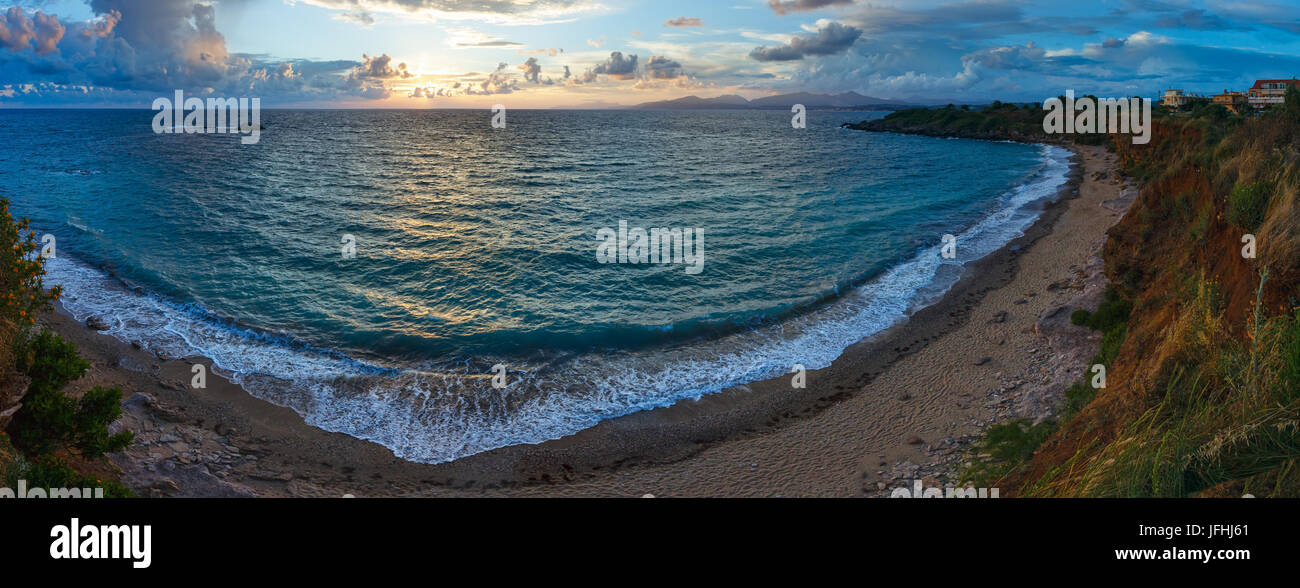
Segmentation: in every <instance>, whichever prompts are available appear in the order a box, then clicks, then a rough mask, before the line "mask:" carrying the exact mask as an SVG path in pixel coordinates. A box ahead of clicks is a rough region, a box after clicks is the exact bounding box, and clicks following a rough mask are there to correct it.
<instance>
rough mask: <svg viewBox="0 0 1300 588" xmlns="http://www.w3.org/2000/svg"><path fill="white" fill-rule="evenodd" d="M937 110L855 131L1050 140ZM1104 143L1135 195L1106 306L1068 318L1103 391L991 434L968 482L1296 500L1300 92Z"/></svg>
mask: <svg viewBox="0 0 1300 588" xmlns="http://www.w3.org/2000/svg"><path fill="white" fill-rule="evenodd" d="M1013 108H1014V107H1013ZM942 110H943V109H939V110H932V111H931V112H930V113H928V114H918V113H904V112H900V113H898V115H897V116H895V115H891V116H888V117H885V118H883V119H880V120H876V121H869V122H866V123H862V124H859V125H852V128H858V129H862V130H873V131H896V132H907V133H916V134H924V135H932V136H958V137H970V138H985V139H1002V140H1017V141H1035V140H1038V139H1036V138H1035V135H1034V134H1033V132H1032V131H1031V130H1029V128H1028V126H1027V125H1028V122H1027V121H1023V120H1019V119H1021V118H1029V117H1030V116H1031V115H1030V113H1027V112H1024V110H1023V109H1019V110H1017V111H1016V112H1014V113H1011V114H1013V115H1014V116H1015V117H1018V118H1015V119H1013V120H1017V121H1019V122H1016V123H1015V124H1011V123H1007V122H999V121H996V120H995V118H994V117H1002V118H1006V117H1005V116H1003V114H1002V113H1007V112H1008V109H1001V110H998V109H994V111H993V112H987V113H986V112H980V113H974V112H964V111H958V112H962V114H950V113H945V112H942ZM1039 117H1040V118H1039V120H1041V114H1040V115H1039ZM1040 134H1041V133H1040ZM1107 145H1108V146H1107V148H1108V149H1110V150H1111V151H1112V152H1114V153H1115V154H1116V156H1117V157H1118V158H1119V161H1120V165H1121V166H1122V169H1123V170H1124V171H1125V173H1126V174H1127V175H1128V176H1130V177H1131V178H1133V179H1135V180H1136V181H1137V182H1138V185H1139V186H1140V191H1139V193H1138V195H1137V198H1136V200H1135V201H1134V202H1133V204H1132V206H1131V208H1130V209H1129V211H1128V212H1127V214H1125V215H1124V216H1123V218H1122V219H1121V220H1120V221H1119V222H1118V224H1116V225H1115V226H1114V227H1112V228H1111V229H1110V230H1109V231H1108V234H1107V240H1106V243H1105V246H1104V249H1103V259H1104V264H1105V273H1106V276H1107V277H1108V278H1109V281H1110V284H1111V287H1110V289H1109V290H1108V292H1107V295H1106V298H1105V300H1103V301H1101V302H1100V303H1099V307H1098V308H1096V309H1085V308H1080V309H1077V310H1075V312H1074V315H1073V316H1072V319H1073V321H1074V322H1075V324H1078V325H1085V326H1090V327H1092V328H1093V329H1095V330H1097V331H1099V334H1102V339H1101V341H1100V343H1099V344H1098V353H1097V356H1096V357H1095V358H1094V359H1093V360H1092V361H1091V362H1090V363H1091V364H1093V365H1101V366H1104V369H1105V371H1104V378H1103V381H1101V382H1099V381H1098V380H1096V379H1089V378H1085V379H1084V380H1083V381H1081V382H1080V383H1078V384H1076V385H1075V386H1074V387H1072V388H1071V389H1070V390H1069V391H1067V392H1066V395H1065V396H1066V398H1065V403H1064V405H1063V406H1062V407H1060V409H1059V410H1058V412H1057V413H1056V415H1055V416H1054V417H1053V418H1050V419H1041V420H1039V421H1038V422H1028V421H1024V420H1020V421H1011V422H1004V423H1000V424H998V425H995V426H993V427H990V428H989V429H988V430H987V431H986V433H985V435H984V437H983V438H982V439H981V440H979V441H978V442H976V443H975V448H976V449H975V450H974V451H972V453H971V455H970V456H969V461H968V462H967V470H966V475H967V477H968V479H970V480H972V481H975V482H979V483H982V484H987V485H991V486H995V487H1001V488H1002V489H1003V490H1002V491H1003V495H1004V496H1008V495H1010V496H1044V497H1050V496H1175V497H1177V496H1184V497H1187V496H1209V497H1237V496H1242V495H1245V494H1250V495H1254V496H1297V495H1300V468H1298V467H1297V466H1300V307H1298V305H1300V202H1298V201H1297V191H1298V188H1297V186H1298V185H1300V93H1297V92H1295V91H1294V90H1293V91H1292V92H1291V93H1290V94H1289V95H1288V97H1287V103H1286V104H1285V106H1284V107H1281V108H1274V109H1270V110H1269V111H1266V112H1262V113H1259V114H1257V115H1254V116H1248V117H1242V116H1229V115H1227V114H1226V112H1217V111H1208V112H1205V113H1203V114H1200V115H1191V116H1188V115H1186V114H1172V115H1170V114H1162V115H1160V116H1158V117H1157V118H1156V120H1155V124H1154V134H1153V137H1152V140H1151V141H1150V143H1148V144H1145V145H1135V144H1133V143H1132V141H1131V140H1130V139H1129V137H1128V136H1126V135H1113V136H1111V137H1109V138H1108V140H1107ZM1090 373H1095V372H1093V371H1092V370H1090ZM1098 383H1101V384H1102V385H1101V386H1098V385H1097V384H1098Z"/></svg>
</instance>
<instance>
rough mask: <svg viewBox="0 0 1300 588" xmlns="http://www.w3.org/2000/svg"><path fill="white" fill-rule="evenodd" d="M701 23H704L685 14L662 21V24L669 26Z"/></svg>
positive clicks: (691, 25)
mask: <svg viewBox="0 0 1300 588" xmlns="http://www.w3.org/2000/svg"><path fill="white" fill-rule="evenodd" d="M703 25H704V21H702V20H700V19H698V18H695V17H685V16H679V17H677V18H674V19H672V20H669V21H665V22H664V26H669V27H698V26H703Z"/></svg>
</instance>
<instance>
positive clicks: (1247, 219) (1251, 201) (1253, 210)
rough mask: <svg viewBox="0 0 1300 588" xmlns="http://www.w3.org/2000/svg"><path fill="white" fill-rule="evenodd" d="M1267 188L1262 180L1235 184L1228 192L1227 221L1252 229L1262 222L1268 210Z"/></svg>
mask: <svg viewBox="0 0 1300 588" xmlns="http://www.w3.org/2000/svg"><path fill="white" fill-rule="evenodd" d="M1268 199H1269V190H1268V186H1267V185H1266V184H1264V183H1263V182H1255V183H1253V184H1237V185H1236V186H1233V188H1232V193H1231V194H1228V222H1231V223H1232V224H1234V225H1237V226H1239V227H1241V228H1243V229H1251V230H1254V229H1256V228H1259V225H1260V224H1261V223H1263V222H1264V214H1265V213H1267V212H1268Z"/></svg>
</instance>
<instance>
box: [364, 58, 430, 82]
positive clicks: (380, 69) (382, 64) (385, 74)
mask: <svg viewBox="0 0 1300 588" xmlns="http://www.w3.org/2000/svg"><path fill="white" fill-rule="evenodd" d="M392 63H393V58H392V57H389V56H388V54H387V53H385V54H383V55H379V56H377V57H371V56H369V55H364V54H363V55H362V56H361V65H358V66H357V67H355V68H353V70H352V74H353V75H355V76H357V77H359V78H372V79H379V80H387V79H392V78H398V79H406V78H411V77H415V74H413V73H411V72H408V71H406V64H405V63H399V64H397V67H393V66H392Z"/></svg>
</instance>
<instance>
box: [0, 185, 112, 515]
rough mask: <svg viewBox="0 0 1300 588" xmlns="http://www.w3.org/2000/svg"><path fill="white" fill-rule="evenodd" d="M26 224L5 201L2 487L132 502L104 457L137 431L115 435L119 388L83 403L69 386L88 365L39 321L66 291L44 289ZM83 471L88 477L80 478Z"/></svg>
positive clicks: (0, 291) (1, 236)
mask: <svg viewBox="0 0 1300 588" xmlns="http://www.w3.org/2000/svg"><path fill="white" fill-rule="evenodd" d="M37 250H38V244H37V241H36V236H35V235H34V234H33V233H32V232H31V231H30V225H29V222H28V221H27V220H26V219H22V220H15V219H14V218H13V216H12V215H11V214H10V212H9V202H8V201H7V200H4V199H0V428H3V429H4V430H3V431H0V486H4V487H8V488H15V487H16V485H17V482H18V480H26V481H27V487H29V488H35V487H40V488H90V487H102V488H104V495H105V496H130V495H131V492H130V491H129V490H127V489H126V488H125V487H123V486H122V485H121V484H120V483H118V482H117V481H115V480H111V479H108V480H106V479H103V477H102V476H101V477H99V478H96V477H95V476H94V475H93V474H91V473H90V472H95V471H105V470H109V471H111V468H108V467H106V462H105V460H104V457H103V456H104V454H105V453H108V452H112V451H120V450H122V449H125V448H126V447H127V446H128V445H129V444H130V443H131V440H132V438H133V435H132V433H130V432H126V431H123V432H119V433H116V434H110V433H109V430H108V425H109V424H110V423H112V422H113V421H115V420H117V418H118V417H119V416H121V414H122V406H121V403H122V391H121V390H120V389H119V388H116V387H114V388H102V387H95V388H93V389H91V390H89V391H87V392H85V393H84V394H82V395H81V396H80V397H79V398H74V397H72V396H69V395H68V394H67V391H66V390H65V387H66V385H67V384H69V383H70V382H72V381H74V380H76V379H77V378H80V377H81V375H82V374H84V373H85V371H86V368H87V367H89V364H87V363H86V361H85V360H83V359H81V358H80V357H79V356H78V355H77V351H76V348H75V347H74V346H73V345H72V344H71V343H68V342H66V341H64V340H63V339H62V338H60V337H59V336H58V335H55V334H53V333H51V332H49V331H48V330H43V329H40V330H38V329H36V328H35V324H36V316H37V315H38V314H40V313H41V312H46V311H48V310H50V309H51V308H52V304H53V301H54V300H55V299H57V298H58V296H59V293H60V290H59V288H58V287H57V286H55V287H54V288H51V289H50V290H48V291H47V290H45V289H44V286H43V279H42V277H43V276H44V274H45V260H44V258H42V257H41V256H40V255H38V254H37ZM78 470H82V472H85V473H82V472H79V471H78Z"/></svg>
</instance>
